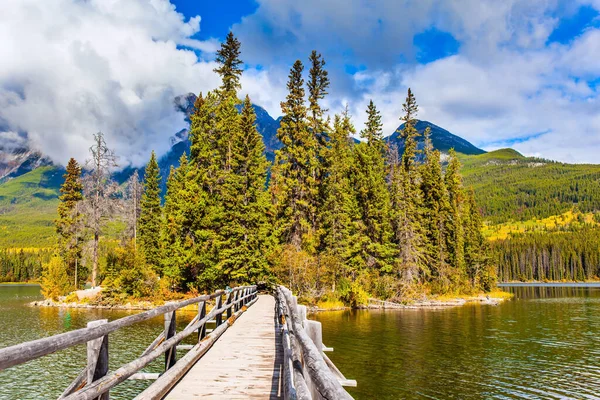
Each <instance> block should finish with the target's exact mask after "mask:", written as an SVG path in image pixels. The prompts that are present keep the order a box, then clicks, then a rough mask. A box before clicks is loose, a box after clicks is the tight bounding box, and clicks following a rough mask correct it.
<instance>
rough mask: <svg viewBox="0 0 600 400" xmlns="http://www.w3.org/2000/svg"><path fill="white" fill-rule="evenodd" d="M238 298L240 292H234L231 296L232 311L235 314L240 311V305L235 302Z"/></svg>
mask: <svg viewBox="0 0 600 400" xmlns="http://www.w3.org/2000/svg"><path fill="white" fill-rule="evenodd" d="M239 298H240V291H239V290H236V291H235V293H234V294H233V303H234V305H233V310H234V311H235V312H238V311H239V309H240V305H239V304H238V303H237V300H238V299H239Z"/></svg>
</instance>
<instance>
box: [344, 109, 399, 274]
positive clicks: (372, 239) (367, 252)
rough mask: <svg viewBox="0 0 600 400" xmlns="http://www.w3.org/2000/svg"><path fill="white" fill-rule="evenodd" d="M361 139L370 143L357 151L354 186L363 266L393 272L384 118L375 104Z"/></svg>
mask: <svg viewBox="0 0 600 400" xmlns="http://www.w3.org/2000/svg"><path fill="white" fill-rule="evenodd" d="M361 137H363V138H365V139H367V142H366V143H365V142H362V143H360V144H358V145H356V146H355V148H354V168H353V169H354V171H353V186H354V190H355V193H356V198H357V201H358V205H359V207H360V221H361V236H360V239H359V240H360V243H361V253H362V260H363V265H364V266H366V267H369V268H377V269H381V270H383V271H387V272H390V271H391V266H392V264H391V262H392V258H393V249H392V247H391V225H390V219H389V215H390V212H391V210H390V205H391V204H390V198H389V192H388V190H387V184H386V168H385V159H384V154H383V153H384V151H385V147H386V145H385V143H384V142H383V134H382V123H381V115H380V114H379V111H377V108H376V107H375V105H374V104H373V101H371V102H370V103H369V106H368V107H367V122H366V123H365V129H364V130H363V131H362V132H361Z"/></svg>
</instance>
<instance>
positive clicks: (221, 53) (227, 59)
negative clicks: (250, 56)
mask: <svg viewBox="0 0 600 400" xmlns="http://www.w3.org/2000/svg"><path fill="white" fill-rule="evenodd" d="M240 46H241V45H240V42H239V40H238V39H237V38H236V37H235V36H234V35H233V33H232V32H229V33H228V34H227V38H226V39H225V42H224V43H222V44H221V48H220V49H219V50H217V59H216V62H217V63H218V64H219V67H218V68H215V72H216V73H218V74H219V75H220V76H221V79H222V82H223V83H222V84H221V91H222V92H224V93H226V96H235V93H236V92H237V90H238V89H240V87H241V85H240V76H241V75H242V69H241V68H240V65H242V64H243V63H242V60H240V58H239V55H240Z"/></svg>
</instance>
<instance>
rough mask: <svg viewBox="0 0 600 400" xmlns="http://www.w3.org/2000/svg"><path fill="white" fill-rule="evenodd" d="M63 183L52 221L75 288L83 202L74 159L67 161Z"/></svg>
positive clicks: (61, 255)
mask: <svg viewBox="0 0 600 400" xmlns="http://www.w3.org/2000/svg"><path fill="white" fill-rule="evenodd" d="M63 177H64V179H65V181H64V183H63V184H62V186H61V187H60V193H61V196H60V197H59V200H60V203H59V204H58V219H57V220H55V221H54V223H55V225H56V233H58V236H59V240H58V246H59V253H60V257H61V258H62V259H63V260H64V261H65V265H66V268H67V275H68V277H69V281H70V282H73V284H74V286H75V287H77V286H78V285H77V272H78V271H77V269H78V265H79V260H80V259H81V244H82V240H81V211H80V210H79V202H80V201H81V200H83V186H82V184H81V167H80V166H79V164H78V163H77V161H75V159H74V158H71V159H70V160H69V163H68V164H67V171H66V173H65V175H63Z"/></svg>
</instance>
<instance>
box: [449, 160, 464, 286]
mask: <svg viewBox="0 0 600 400" xmlns="http://www.w3.org/2000/svg"><path fill="white" fill-rule="evenodd" d="M449 157H450V161H449V162H448V167H447V168H446V175H445V178H444V179H445V182H446V187H447V188H448V200H449V203H450V209H449V212H448V217H447V227H446V229H447V232H448V236H447V241H446V243H447V248H448V253H449V260H450V264H451V265H452V267H454V268H455V269H456V274H455V276H456V277H457V280H458V282H457V283H460V281H462V280H463V279H464V278H465V277H466V269H465V255H464V229H463V211H464V210H463V202H464V194H463V187H462V177H461V176H460V161H459V160H458V157H457V156H456V152H455V151H454V149H451V150H450V152H449Z"/></svg>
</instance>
